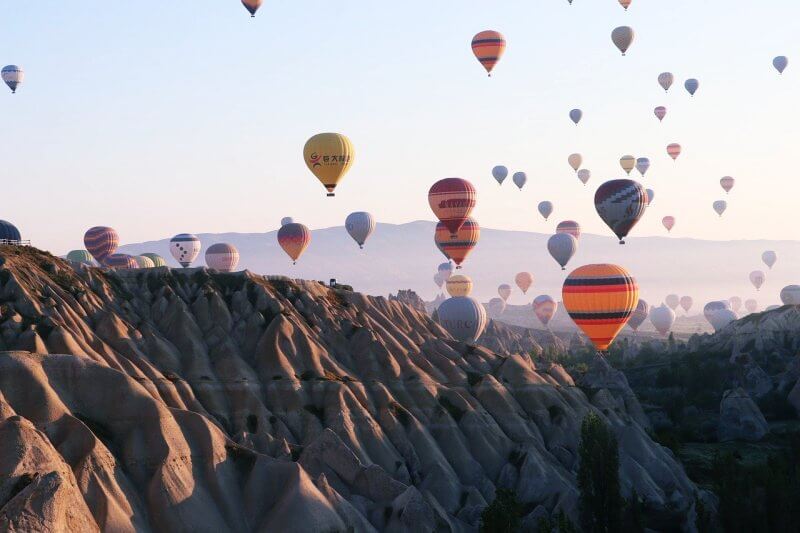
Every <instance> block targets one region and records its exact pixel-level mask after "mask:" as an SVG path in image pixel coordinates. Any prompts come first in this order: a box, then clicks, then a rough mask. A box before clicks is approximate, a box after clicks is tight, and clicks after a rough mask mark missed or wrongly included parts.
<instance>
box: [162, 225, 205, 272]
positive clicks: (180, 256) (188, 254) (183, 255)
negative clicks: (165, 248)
mask: <svg viewBox="0 0 800 533" xmlns="http://www.w3.org/2000/svg"><path fill="white" fill-rule="evenodd" d="M201 247H202V245H201V244H200V239H198V238H197V235H192V234H191V233H179V234H178V235H175V236H174V237H173V238H172V239H170V241H169V252H170V253H171V254H172V257H174V258H175V260H176V261H177V262H178V263H180V265H181V266H182V267H183V268H187V267H189V265H191V264H192V263H193V262H194V260H195V259H197V256H198V255H200V248H201Z"/></svg>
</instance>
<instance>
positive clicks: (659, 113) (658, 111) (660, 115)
mask: <svg viewBox="0 0 800 533" xmlns="http://www.w3.org/2000/svg"><path fill="white" fill-rule="evenodd" d="M653 114H655V116H656V118H657V119H658V121H659V122H661V121H663V120H664V117H666V116H667V108H666V107H664V106H663V105H660V106H658V107H656V108H655V109H654V110H653Z"/></svg>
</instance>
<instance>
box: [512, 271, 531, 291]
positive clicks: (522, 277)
mask: <svg viewBox="0 0 800 533" xmlns="http://www.w3.org/2000/svg"><path fill="white" fill-rule="evenodd" d="M514 283H516V284H517V287H519V290H521V291H522V294H527V292H528V289H530V288H531V285H533V274H531V273H530V272H519V273H518V274H517V275H516V276H514Z"/></svg>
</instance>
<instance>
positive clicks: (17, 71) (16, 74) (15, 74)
mask: <svg viewBox="0 0 800 533" xmlns="http://www.w3.org/2000/svg"><path fill="white" fill-rule="evenodd" d="M0 78H2V79H3V81H4V82H5V83H6V85H8V88H9V89H11V94H14V93H16V92H17V87H19V86H20V85H21V84H22V82H23V81H25V72H24V71H23V70H22V67H18V66H17V65H6V66H5V67H3V69H2V70H0Z"/></svg>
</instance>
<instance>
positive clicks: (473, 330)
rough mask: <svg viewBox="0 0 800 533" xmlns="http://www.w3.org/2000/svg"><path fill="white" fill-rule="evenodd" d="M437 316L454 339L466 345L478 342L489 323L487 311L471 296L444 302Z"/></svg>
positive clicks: (455, 297)
mask: <svg viewBox="0 0 800 533" xmlns="http://www.w3.org/2000/svg"><path fill="white" fill-rule="evenodd" d="M501 301H502V300H501ZM436 316H437V320H438V322H439V324H441V326H442V327H443V328H444V329H445V330H447V332H448V333H449V334H450V335H451V336H452V337H453V338H454V339H456V340H458V341H461V342H466V343H474V342H475V341H476V340H478V339H479V338H480V336H481V334H482V333H483V330H484V329H485V328H486V323H487V322H488V318H487V316H486V309H484V307H483V306H482V305H481V304H480V303H478V301H477V300H475V299H474V298H470V297H469V296H454V297H452V298H448V299H447V300H445V301H443V302H442V304H441V305H440V306H439V308H438V309H437V310H436Z"/></svg>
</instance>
